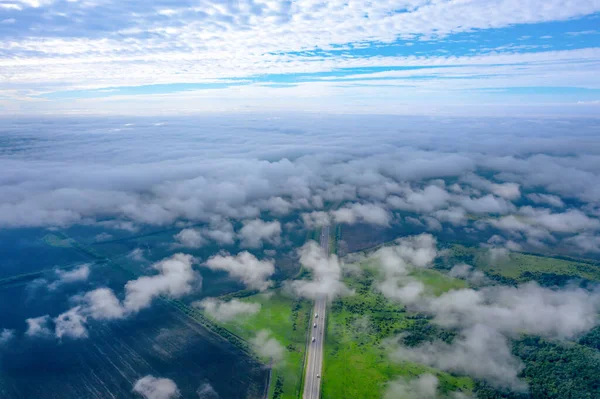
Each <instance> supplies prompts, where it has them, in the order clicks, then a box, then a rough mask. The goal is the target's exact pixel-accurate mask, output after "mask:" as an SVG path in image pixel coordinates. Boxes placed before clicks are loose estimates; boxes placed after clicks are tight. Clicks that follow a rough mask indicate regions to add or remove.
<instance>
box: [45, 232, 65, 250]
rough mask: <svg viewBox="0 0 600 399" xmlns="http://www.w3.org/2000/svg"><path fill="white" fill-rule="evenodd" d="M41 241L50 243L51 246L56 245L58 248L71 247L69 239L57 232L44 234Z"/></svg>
mask: <svg viewBox="0 0 600 399" xmlns="http://www.w3.org/2000/svg"><path fill="white" fill-rule="evenodd" d="M42 241H43V242H45V243H46V244H48V245H50V246H51V247H58V248H71V247H72V240H71V239H69V238H65V237H63V236H62V235H58V234H46V235H45V236H43V237H42Z"/></svg>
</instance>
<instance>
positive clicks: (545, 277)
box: [519, 271, 592, 288]
mask: <svg viewBox="0 0 600 399" xmlns="http://www.w3.org/2000/svg"><path fill="white" fill-rule="evenodd" d="M519 280H520V281H523V282H526V281H536V282H537V283H538V284H539V285H541V286H542V287H565V286H566V285H570V284H576V285H578V286H579V287H581V288H587V287H590V286H591V284H592V282H591V281H590V280H586V279H582V278H579V277H577V276H572V275H568V274H556V273H543V272H529V271H527V272H523V273H521V276H520V277H519Z"/></svg>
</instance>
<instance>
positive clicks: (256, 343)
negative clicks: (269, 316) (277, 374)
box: [250, 330, 285, 364]
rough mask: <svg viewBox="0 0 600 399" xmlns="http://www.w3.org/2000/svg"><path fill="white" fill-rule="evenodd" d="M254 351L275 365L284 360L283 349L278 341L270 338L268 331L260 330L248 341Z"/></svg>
mask: <svg viewBox="0 0 600 399" xmlns="http://www.w3.org/2000/svg"><path fill="white" fill-rule="evenodd" d="M250 343H251V344H252V346H253V348H254V350H255V351H256V353H258V355H259V356H261V357H265V358H269V359H270V360H271V361H272V362H273V363H275V364H277V363H280V362H282V361H283V360H284V358H285V348H284V347H283V345H281V343H280V342H279V341H277V340H276V339H275V338H273V337H272V336H271V332H270V331H268V330H261V331H259V332H258V334H256V336H255V337H254V338H252V339H251V340H250Z"/></svg>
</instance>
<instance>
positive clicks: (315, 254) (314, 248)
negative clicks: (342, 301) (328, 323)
mask: <svg viewBox="0 0 600 399" xmlns="http://www.w3.org/2000/svg"><path fill="white" fill-rule="evenodd" d="M298 252H299V254H300V264H301V265H302V266H303V267H305V268H306V269H308V270H310V271H311V272H312V277H311V279H310V280H295V281H291V282H289V284H288V285H287V288H288V289H289V290H291V291H292V292H293V293H295V294H296V295H298V296H300V297H304V298H310V299H315V298H317V297H327V299H329V300H330V301H331V300H333V299H334V298H336V297H337V296H340V295H351V294H352V291H351V290H350V289H349V288H348V287H346V285H345V284H344V283H343V282H342V281H341V279H342V268H341V263H340V260H339V259H338V257H337V256H336V255H327V254H325V253H324V251H323V250H322V249H321V247H320V246H319V245H318V244H317V243H316V242H314V241H309V242H307V243H306V244H305V245H304V246H303V247H302V248H300V250H299V251H298Z"/></svg>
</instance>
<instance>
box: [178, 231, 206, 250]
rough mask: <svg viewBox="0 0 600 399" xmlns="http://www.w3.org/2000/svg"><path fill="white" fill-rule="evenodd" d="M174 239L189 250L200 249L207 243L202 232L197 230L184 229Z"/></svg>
mask: <svg viewBox="0 0 600 399" xmlns="http://www.w3.org/2000/svg"><path fill="white" fill-rule="evenodd" d="M173 237H174V238H175V240H177V242H178V243H179V244H180V245H181V246H184V247H188V248H200V247H202V246H204V245H206V243H207V241H206V239H205V238H204V237H203V236H202V232H201V231H200V230H197V229H183V230H181V231H180V232H179V233H177V234H176V235H174V236H173Z"/></svg>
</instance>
